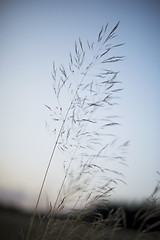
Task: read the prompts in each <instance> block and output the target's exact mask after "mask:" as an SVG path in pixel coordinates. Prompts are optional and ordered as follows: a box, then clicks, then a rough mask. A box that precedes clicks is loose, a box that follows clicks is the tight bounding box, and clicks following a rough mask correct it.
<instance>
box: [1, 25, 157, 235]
mask: <svg viewBox="0 0 160 240" xmlns="http://www.w3.org/2000/svg"><path fill="white" fill-rule="evenodd" d="M118 26H119V22H118V23H117V24H116V26H115V27H114V28H113V29H112V30H110V31H109V30H108V28H109V26H108V24H107V25H105V26H103V27H102V28H101V30H100V32H99V34H98V37H97V40H96V41H95V42H92V43H90V42H89V41H87V42H86V44H84V43H82V41H81V39H80V38H79V40H78V42H76V43H75V46H74V52H73V53H71V54H70V56H69V64H68V66H67V67H66V66H64V65H61V66H60V67H59V68H57V67H56V65H55V63H54V64H53V73H52V78H53V93H54V105H53V106H50V105H46V108H47V109H48V111H49V113H50V115H51V118H52V121H53V126H54V127H53V128H52V129H51V131H52V132H53V135H54V144H53V150H52V153H51V156H50V159H49V162H48V166H47V168H46V171H45V175H44V178H43V181H42V185H41V189H40V192H39V195H38V198H37V203H36V206H35V209H34V212H33V214H32V217H31V221H30V224H29V221H28V219H29V217H27V218H26V222H25V227H24V225H22V226H21V227H22V231H21V239H26V240H31V239H41V240H50V239H56V240H59V239H64V240H65V239H71V240H72V239H81V240H82V239H85V240H86V239H88V240H89V239H93V240H98V239H113V240H114V239H125V238H126V239H144V238H145V239H149V237H150V236H152V237H154V236H153V233H152V235H150V233H148V232H149V230H153V229H156V230H157V228H158V226H159V224H160V222H159V216H160V207H159V205H158V202H157V198H154V196H155V193H156V192H157V191H158V188H157V189H156V191H155V192H154V194H153V195H152V196H151V198H150V199H148V200H147V202H146V203H145V204H144V205H143V206H142V207H141V208H138V209H136V210H134V211H129V210H127V209H126V208H125V207H117V206H111V205H110V204H109V195H110V193H111V192H112V190H113V189H114V187H115V185H116V184H119V182H123V183H125V182H124V178H123V174H122V173H121V172H120V171H118V170H116V169H113V168H111V166H112V165H111V164H110V162H112V163H114V162H116V164H123V165H125V164H126V162H125V149H126V147H127V145H128V142H125V143H123V144H122V143H119V138H118V137H117V136H116V135H115V134H114V128H115V127H117V126H118V125H119V122H117V119H118V116H115V115H113V112H112V108H114V107H115V106H116V104H117V98H118V96H119V92H120V91H121V90H122V88H121V82H120V81H118V80H117V75H118V71H115V70H113V69H112V65H113V64H114V67H116V66H117V65H116V63H117V62H120V61H122V60H123V58H124V57H123V56H116V55H115V54H114V51H115V50H116V51H117V48H119V47H121V46H122V45H123V44H121V43H120V44H117V43H114V41H116V40H115V39H116V38H115V37H116V31H117V28H118ZM108 66H109V67H108ZM55 102H56V104H55ZM56 151H61V152H62V155H61V156H62V157H63V159H65V160H64V161H63V168H64V177H63V180H62V183H61V186H60V188H59V191H58V193H57V196H56V199H55V201H54V202H53V204H50V209H49V211H48V213H45V214H39V213H38V211H37V209H38V206H39V202H40V199H41V196H42V192H43V188H44V186H45V182H46V179H47V175H48V171H49V169H50V166H51V163H52V161H56V159H55V152H56ZM151 206H152V207H151ZM127 211H128V212H127ZM17 218H18V217H17ZM150 219H152V221H151V222H149V220H150ZM153 219H154V220H153ZM28 225H29V226H28ZM26 226H27V229H26ZM128 228H131V229H132V230H133V231H132V235H128V231H131V230H127V229H128ZM155 236H156V237H157V236H158V235H155ZM5 239H6V238H5ZM150 239H151V238H150ZM153 239H154V238H153ZM155 239H156V238H155Z"/></svg>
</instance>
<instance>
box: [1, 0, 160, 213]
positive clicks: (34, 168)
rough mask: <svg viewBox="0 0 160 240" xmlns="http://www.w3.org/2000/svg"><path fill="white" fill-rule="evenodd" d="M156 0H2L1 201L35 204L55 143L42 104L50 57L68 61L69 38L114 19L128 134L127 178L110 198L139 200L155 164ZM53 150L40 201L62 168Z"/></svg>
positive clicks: (159, 81)
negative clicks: (121, 57) (120, 57)
mask: <svg viewBox="0 0 160 240" xmlns="http://www.w3.org/2000/svg"><path fill="white" fill-rule="evenodd" d="M159 12H160V2H159V1H158V0H150V1H149V0H140V1H139V0H135V1H127V0H126V1H125V0H121V1H119V0H117V1H116V0H112V1H109V0H99V1H94V0H92V1H91V0H88V1H87V0H86V1H83V0H81V1H69V0H68V1H54V0H52V1H49V0H46V1H18V0H15V1H9V0H7V1H3V0H1V1H0V109H1V114H0V202H3V203H7V204H12V205H16V206H19V207H23V208H26V209H30V208H32V207H33V206H34V204H35V201H36V198H37V195H38V192H39V188H40V185H41V182H42V178H43V176H44V172H45V169H46V166H47V163H48V160H49V157H50V153H51V151H52V146H53V137H52V134H51V131H49V130H48V128H47V127H46V122H47V123H48V124H51V119H50V116H49V113H48V111H47V109H46V107H45V104H47V105H54V102H53V90H52V77H51V72H52V64H53V61H54V60H55V62H56V63H57V65H58V64H61V63H64V64H66V63H67V62H68V59H69V53H70V51H72V49H73V47H74V42H75V40H77V39H78V38H79V37H81V39H82V41H86V40H91V41H92V40H93V41H94V40H95V39H96V38H97V34H98V33H99V31H100V29H101V27H102V25H105V24H106V23H107V22H108V23H109V27H110V30H111V29H112V28H113V27H114V26H115V25H116V23H117V22H118V21H119V20H120V25H119V28H118V31H117V33H118V36H117V42H119V43H121V42H123V43H125V45H124V46H123V47H122V48H121V53H122V54H123V55H125V56H126V57H125V61H123V62H121V63H119V65H118V70H119V71H120V73H119V76H118V80H120V81H122V87H123V88H124V90H123V91H122V92H121V94H120V96H121V98H120V100H119V105H118V108H117V110H116V112H115V115H119V116H120V119H119V122H120V124H121V125H120V127H119V128H117V129H116V135H117V136H118V137H119V138H120V139H121V138H122V142H123V141H124V140H129V141H130V144H129V146H128V153H127V155H126V159H127V166H124V167H123V169H121V170H122V172H123V174H124V176H125V181H126V183H127V185H124V184H123V183H122V184H119V185H118V186H117V187H116V189H115V191H114V192H113V194H112V199H113V200H114V201H121V202H122V201H123V202H127V203H132V202H140V201H143V200H144V199H145V198H147V197H148V196H149V195H150V194H151V193H152V192H153V190H154V188H155V186H156V184H157V181H158V180H159V176H158V174H157V173H156V171H159V170H160V152H159V149H160V140H159V139H160V124H159V123H160V110H159V105H160V77H159V69H160V61H159V56H160V46H159V43H160V27H159V23H160V15H159ZM61 161H62V160H61V159H60V157H59V155H58V154H57V156H56V159H55V161H54V162H53V163H52V165H51V169H50V172H49V176H48V179H47V182H46V185H45V189H44V193H43V197H42V201H41V204H42V205H45V204H47V202H48V201H52V199H53V200H54V196H55V192H56V190H57V188H58V187H59V182H60V181H61V176H62V174H63V171H62V169H61V166H60V165H61Z"/></svg>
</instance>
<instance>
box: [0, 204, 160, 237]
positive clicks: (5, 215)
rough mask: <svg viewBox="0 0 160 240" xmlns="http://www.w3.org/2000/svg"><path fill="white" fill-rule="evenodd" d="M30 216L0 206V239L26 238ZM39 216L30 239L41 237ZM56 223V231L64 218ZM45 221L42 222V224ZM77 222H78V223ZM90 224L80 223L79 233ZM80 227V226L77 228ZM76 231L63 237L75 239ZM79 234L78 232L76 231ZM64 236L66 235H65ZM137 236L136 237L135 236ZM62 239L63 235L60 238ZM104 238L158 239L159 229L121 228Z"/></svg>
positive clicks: (88, 222)
mask: <svg viewBox="0 0 160 240" xmlns="http://www.w3.org/2000/svg"><path fill="white" fill-rule="evenodd" d="M30 218H31V214H27V213H24V212H22V211H20V210H17V209H13V208H6V207H4V206H0V240H24V239H25V238H26V234H27V231H28V227H29V223H30ZM40 219H41V217H40V216H36V218H35V227H34V233H32V235H31V239H35V240H37V239H41V238H37V237H36V234H37V232H38V231H39V229H38V228H37V226H39V223H40ZM57 222H58V223H57V225H56V224H55V225H56V232H57V231H59V229H61V227H62V225H63V224H64V222H65V220H64V219H58V221H57ZM44 224H45V222H44V223H43V226H44ZM71 224H73V222H72V223H71V222H69V223H68V228H66V230H67V229H70V228H69V227H70V226H71ZM78 224H79V223H78ZM90 226H91V222H90V221H86V223H85V224H83V225H82V227H81V234H83V233H85V232H86V231H87V230H88V229H89V228H90ZM79 229H80V228H79ZM97 231H100V229H97ZM105 231H106V234H107V231H108V230H107V229H106V230H105ZM56 232H54V236H53V237H50V238H49V240H50V239H53V240H54V239H56ZM76 234H77V233H76V232H75V233H74V236H72V238H69V237H68V238H65V239H69V240H70V239H72V240H73V239H75V240H77V239H78V238H77V237H76ZM78 234H79V232H78ZM65 236H66V235H65ZM137 236H138V238H137ZM60 239H63V235H62V238H60ZM85 239H87V240H88V239H90V240H92V239H96V238H94V234H93V238H92V236H90V237H87V238H85ZM105 239H106V240H107V239H112V240H122V239H123V240H133V239H137V240H138V239H139V240H142V239H144V240H160V231H159V232H158V231H156V232H150V233H147V234H143V233H140V234H138V233H137V230H135V229H131V228H122V229H121V230H118V231H117V232H116V233H115V235H114V236H112V237H111V236H110V237H107V235H106V238H105Z"/></svg>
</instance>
